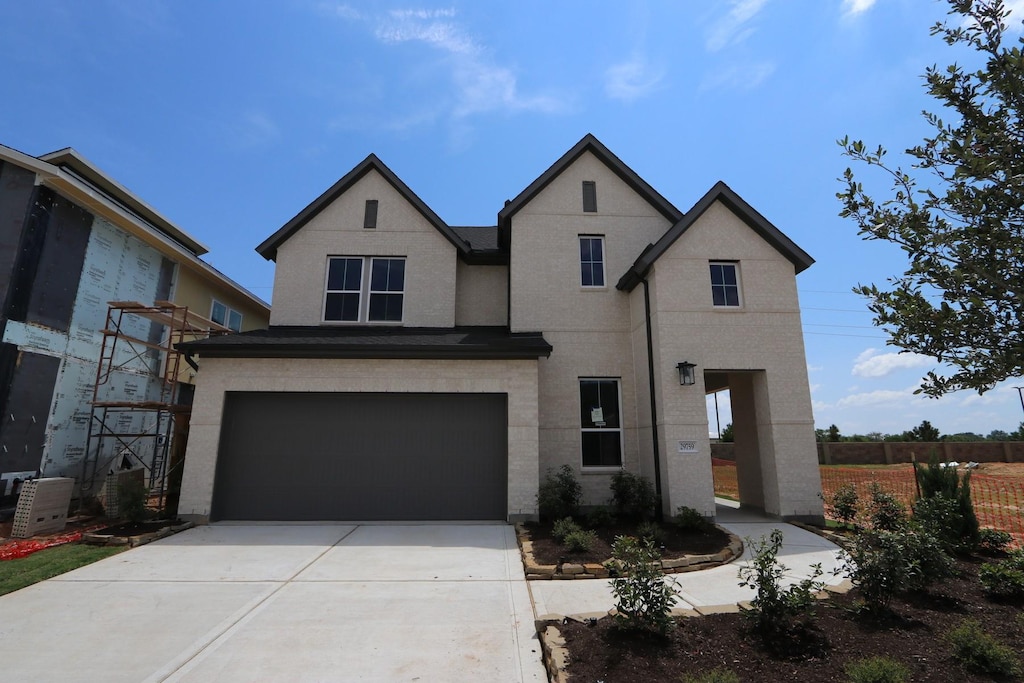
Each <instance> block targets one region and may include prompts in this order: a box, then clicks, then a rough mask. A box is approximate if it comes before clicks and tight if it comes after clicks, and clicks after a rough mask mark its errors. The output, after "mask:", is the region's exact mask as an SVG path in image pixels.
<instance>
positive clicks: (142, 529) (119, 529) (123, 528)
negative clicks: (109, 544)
mask: <svg viewBox="0 0 1024 683" xmlns="http://www.w3.org/2000/svg"><path fill="white" fill-rule="evenodd" d="M176 524H181V520H166V519H160V520H154V521H150V522H124V523H122V524H115V525H114V526H108V527H104V528H102V529H97V530H96V531H94V532H93V533H95V534H98V535H104V536H117V537H119V538H130V537H132V536H141V535H142V534H151V533H153V532H155V531H160V530H161V529H164V528H166V527H169V526H174V525H176Z"/></svg>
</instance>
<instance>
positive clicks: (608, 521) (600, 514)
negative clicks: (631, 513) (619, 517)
mask: <svg viewBox="0 0 1024 683" xmlns="http://www.w3.org/2000/svg"><path fill="white" fill-rule="evenodd" d="M612 524H615V515H613V514H612V511H611V510H610V509H609V508H608V506H607V505H601V506H598V507H596V508H594V509H593V510H591V511H590V512H588V513H587V525H588V526H590V527H591V528H592V529H600V528H601V527H607V526H611V525H612Z"/></svg>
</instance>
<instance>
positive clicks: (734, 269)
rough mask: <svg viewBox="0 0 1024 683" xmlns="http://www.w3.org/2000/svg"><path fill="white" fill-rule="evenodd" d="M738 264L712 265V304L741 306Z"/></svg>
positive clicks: (713, 263)
mask: <svg viewBox="0 0 1024 683" xmlns="http://www.w3.org/2000/svg"><path fill="white" fill-rule="evenodd" d="M738 270H739V268H738V264H736V263H715V262H712V263H711V302H712V303H713V304H714V305H715V306H739V305H740V278H739V272H738Z"/></svg>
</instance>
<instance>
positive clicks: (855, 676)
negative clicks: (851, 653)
mask: <svg viewBox="0 0 1024 683" xmlns="http://www.w3.org/2000/svg"><path fill="white" fill-rule="evenodd" d="M843 670H844V671H845V672H846V675H847V676H849V677H850V683H904V682H905V681H906V680H907V679H908V678H909V677H910V671H909V670H908V669H907V667H905V666H903V665H902V664H900V663H899V662H897V661H896V660H895V659H892V658H891V657H866V658H865V659H856V660H854V661H852V662H849V663H848V664H847V665H846V666H845V667H844V668H843Z"/></svg>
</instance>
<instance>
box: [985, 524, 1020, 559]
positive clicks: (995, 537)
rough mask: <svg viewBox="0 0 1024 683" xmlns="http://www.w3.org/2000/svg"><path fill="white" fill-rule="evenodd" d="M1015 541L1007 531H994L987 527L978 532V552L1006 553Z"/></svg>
mask: <svg viewBox="0 0 1024 683" xmlns="http://www.w3.org/2000/svg"><path fill="white" fill-rule="evenodd" d="M1012 541H1013V536H1011V535H1010V534H1009V533H1008V532H1006V531H1001V530H999V529H992V528H990V527H985V528H984V529H980V530H979V531H978V550H980V551H982V552H985V553H989V554H995V553H1003V552H1006V547H1007V546H1008V545H1010V543H1011V542H1012Z"/></svg>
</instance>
